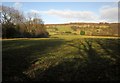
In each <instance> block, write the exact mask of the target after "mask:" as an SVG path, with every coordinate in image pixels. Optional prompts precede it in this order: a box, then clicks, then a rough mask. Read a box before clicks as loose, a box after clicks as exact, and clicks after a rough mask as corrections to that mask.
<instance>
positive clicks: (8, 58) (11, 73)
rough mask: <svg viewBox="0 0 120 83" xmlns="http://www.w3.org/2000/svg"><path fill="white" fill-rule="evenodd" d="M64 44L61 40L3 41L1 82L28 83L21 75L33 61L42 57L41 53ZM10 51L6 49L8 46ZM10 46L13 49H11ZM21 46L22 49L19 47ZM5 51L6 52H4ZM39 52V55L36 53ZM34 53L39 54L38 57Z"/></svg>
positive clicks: (26, 78) (28, 79) (27, 78)
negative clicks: (18, 82) (16, 82)
mask: <svg viewBox="0 0 120 83" xmlns="http://www.w3.org/2000/svg"><path fill="white" fill-rule="evenodd" d="M62 44H64V40H62V39H50V40H9V41H3V42H2V45H3V51H2V64H3V65H2V80H3V82H4V81H30V80H31V79H30V78H29V77H28V76H26V75H25V74H23V71H25V70H26V69H27V68H28V67H29V66H30V65H31V64H32V63H33V61H34V60H37V59H38V58H40V57H42V56H41V55H42V54H43V53H46V52H49V51H50V50H47V49H48V48H49V47H50V48H51V49H52V50H54V49H56V48H57V47H59V46H60V45H62ZM10 45H11V48H10V47H9V48H10V49H6V47H7V46H10ZM12 45H13V46H14V47H12ZM20 46H23V47H20ZM4 49H6V50H4ZM38 52H39V53H38ZM34 53H37V54H39V55H38V56H37V55H35V54H34ZM31 62H32V63H31Z"/></svg>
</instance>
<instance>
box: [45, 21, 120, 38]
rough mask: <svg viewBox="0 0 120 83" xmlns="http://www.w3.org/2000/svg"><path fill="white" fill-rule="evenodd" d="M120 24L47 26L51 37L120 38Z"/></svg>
mask: <svg viewBox="0 0 120 83" xmlns="http://www.w3.org/2000/svg"><path fill="white" fill-rule="evenodd" d="M119 25H120V23H65V24H46V25H45V26H46V29H47V31H48V32H49V33H50V34H51V35H59V34H62V35H64V34H67V35H71V34H72V35H87V36H120V34H119V33H120V26H119Z"/></svg>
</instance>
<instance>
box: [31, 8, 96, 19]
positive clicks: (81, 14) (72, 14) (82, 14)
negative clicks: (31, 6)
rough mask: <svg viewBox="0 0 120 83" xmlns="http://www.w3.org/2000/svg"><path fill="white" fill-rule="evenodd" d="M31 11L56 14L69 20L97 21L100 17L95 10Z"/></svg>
mask: <svg viewBox="0 0 120 83" xmlns="http://www.w3.org/2000/svg"><path fill="white" fill-rule="evenodd" d="M31 12H35V13H38V14H47V15H51V16H56V17H60V18H61V19H67V20H80V21H96V19H98V16H97V15H96V14H95V13H94V12H91V11H72V10H55V9H50V10H47V11H38V10H31Z"/></svg>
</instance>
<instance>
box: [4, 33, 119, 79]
mask: <svg viewBox="0 0 120 83" xmlns="http://www.w3.org/2000/svg"><path fill="white" fill-rule="evenodd" d="M119 49H120V39H118V38H114V37H99V36H98V37H96V36H93V37H90V36H79V35H71V36H70V35H54V36H52V37H50V38H24V39H4V40H2V60H3V65H2V66H3V68H2V72H3V73H2V74H3V76H2V77H3V81H91V80H92V81H93V80H95V81H98V80H113V81H114V80H120V79H119V78H120V73H119V70H120V61H119V60H120V52H119Z"/></svg>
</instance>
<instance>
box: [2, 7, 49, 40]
mask: <svg viewBox="0 0 120 83" xmlns="http://www.w3.org/2000/svg"><path fill="white" fill-rule="evenodd" d="M1 8H2V12H1V22H0V23H1V25H2V38H38V37H49V33H48V32H47V31H46V29H45V26H44V22H43V20H42V19H41V18H40V16H39V15H38V14H37V13H28V14H27V15H24V13H23V12H21V11H19V10H17V9H15V8H13V7H7V6H1Z"/></svg>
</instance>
